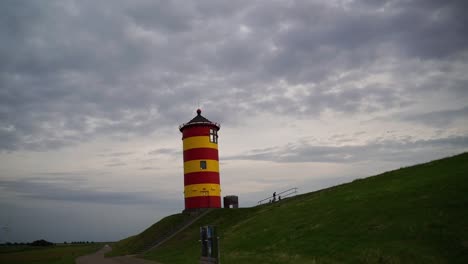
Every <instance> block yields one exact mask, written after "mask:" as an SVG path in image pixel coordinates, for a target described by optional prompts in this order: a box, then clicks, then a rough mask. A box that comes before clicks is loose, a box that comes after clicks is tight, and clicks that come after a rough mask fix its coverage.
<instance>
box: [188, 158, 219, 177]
mask: <svg viewBox="0 0 468 264" xmlns="http://www.w3.org/2000/svg"><path fill="white" fill-rule="evenodd" d="M200 161H202V160H189V161H186V162H184V174H186V173H191V172H199V171H214V172H219V162H218V161H217V160H204V161H206V169H202V168H201V167H200Z"/></svg>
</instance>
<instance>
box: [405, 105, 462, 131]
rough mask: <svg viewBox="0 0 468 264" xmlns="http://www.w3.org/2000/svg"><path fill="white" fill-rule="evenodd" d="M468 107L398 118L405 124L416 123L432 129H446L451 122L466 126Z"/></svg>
mask: <svg viewBox="0 0 468 264" xmlns="http://www.w3.org/2000/svg"><path fill="white" fill-rule="evenodd" d="M467 117H468V106H466V107H463V108H460V109H451V110H442V111H433V112H428V113H422V114H413V115H406V116H404V115H403V116H401V115H400V118H401V119H402V120H404V121H407V122H417V123H422V124H425V125H428V126H432V127H440V128H443V127H446V126H447V125H450V124H451V123H453V122H456V121H458V120H461V121H462V122H464V123H465V125H468V120H467Z"/></svg>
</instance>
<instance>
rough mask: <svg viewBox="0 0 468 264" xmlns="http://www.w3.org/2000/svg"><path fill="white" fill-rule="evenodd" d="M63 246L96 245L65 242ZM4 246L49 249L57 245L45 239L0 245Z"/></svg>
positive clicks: (88, 242)
mask: <svg viewBox="0 0 468 264" xmlns="http://www.w3.org/2000/svg"><path fill="white" fill-rule="evenodd" d="M63 244H66V245H67V244H70V245H78V244H94V242H93V241H72V242H67V241H65V242H63ZM0 245H2V246H33V247H47V246H54V245H55V243H52V242H49V241H46V240H44V239H40V240H36V241H34V242H31V243H24V242H20V243H17V242H15V243H11V242H7V243H4V244H0Z"/></svg>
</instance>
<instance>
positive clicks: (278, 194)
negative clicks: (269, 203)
mask: <svg viewBox="0 0 468 264" xmlns="http://www.w3.org/2000/svg"><path fill="white" fill-rule="evenodd" d="M297 189H298V188H297V187H294V188H291V189H287V190H286V191H282V192H280V193H277V194H276V196H278V197H279V196H281V195H282V194H283V198H284V197H288V196H290V195H292V194H297ZM284 193H286V194H284ZM276 196H275V198H276ZM271 198H273V195H272V196H270V197H267V198H265V199H263V200H260V201H258V202H257V204H258V205H260V204H262V202H264V201H266V200H269V199H270V200H271Z"/></svg>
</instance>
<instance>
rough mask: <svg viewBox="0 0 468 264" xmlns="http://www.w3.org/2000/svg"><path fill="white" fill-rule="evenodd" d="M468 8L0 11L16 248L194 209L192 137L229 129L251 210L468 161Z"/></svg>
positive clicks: (2, 200) (7, 200) (125, 6)
mask: <svg viewBox="0 0 468 264" xmlns="http://www.w3.org/2000/svg"><path fill="white" fill-rule="evenodd" d="M467 13H468V4H467V2H466V1H463V0H460V1H441V0H434V1H428V0H420V1H416V0H415V1H410V0H405V1H403V0H401V1H398V0H397V1H383V0H382V1H374V0H363V1H351V0H343V1H340V0H335V1H330V0H322V1H271V0H268V1H251V0H248V1H219V0H211V1H204V0H202V1H114V0H113V1H110V0H109V1H94V0H93V1H91V0H90V1H86V0H80V1H68V0H67V1H65V0H57V1H52V0H50V1H22V0H3V1H1V2H0V168H1V171H0V227H2V229H1V237H0V240H1V241H0V242H4V241H6V240H10V241H31V240H36V239H41V238H43V239H47V240H51V241H56V242H60V241H72V240H93V241H106V240H107V241H109V240H118V239H122V238H124V237H127V236H129V235H134V234H137V233H138V232H140V231H142V230H144V229H145V228H146V227H148V226H150V225H151V224H152V223H154V222H156V221H157V220H158V219H160V218H161V217H164V216H166V215H169V214H173V213H177V212H180V211H181V210H182V209H183V206H184V205H183V193H182V192H183V163H182V141H181V135H180V132H179V131H178V126H179V125H180V124H182V123H184V122H187V121H189V120H190V119H191V118H193V117H194V116H195V115H196V113H195V110H196V109H197V108H198V107H200V108H201V109H202V110H203V113H202V114H203V115H204V116H205V117H206V118H208V119H210V120H211V121H213V122H219V123H221V130H220V132H219V136H220V138H219V152H220V175H221V188H222V195H230V194H236V195H239V200H240V205H241V206H252V205H255V204H256V201H258V200H260V199H261V198H264V197H267V196H269V195H271V193H272V192H273V191H281V190H284V189H287V188H290V187H299V192H301V193H305V192H310V191H314V190H317V189H320V188H323V187H328V186H332V185H336V184H339V183H343V182H349V181H352V180H353V179H355V178H362V177H367V176H370V175H374V174H377V173H379V172H383V171H386V170H390V169H397V168H400V167H403V166H408V165H412V164H415V163H420V162H425V161H430V160H433V159H437V158H442V157H445V156H449V155H454V154H458V153H461V152H464V151H467V150H468V86H467V85H468V76H467V73H468V26H467V25H468V16H467V15H466V14H467Z"/></svg>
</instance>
